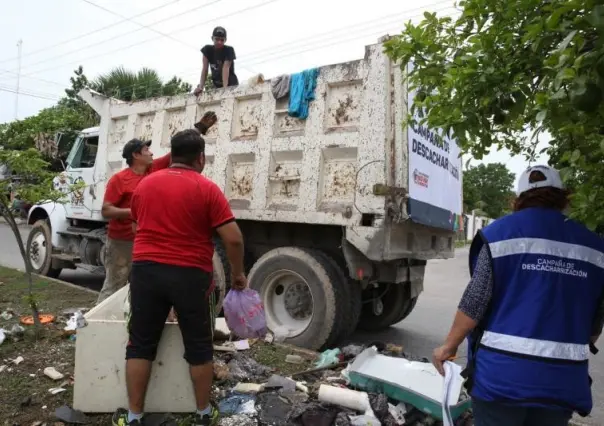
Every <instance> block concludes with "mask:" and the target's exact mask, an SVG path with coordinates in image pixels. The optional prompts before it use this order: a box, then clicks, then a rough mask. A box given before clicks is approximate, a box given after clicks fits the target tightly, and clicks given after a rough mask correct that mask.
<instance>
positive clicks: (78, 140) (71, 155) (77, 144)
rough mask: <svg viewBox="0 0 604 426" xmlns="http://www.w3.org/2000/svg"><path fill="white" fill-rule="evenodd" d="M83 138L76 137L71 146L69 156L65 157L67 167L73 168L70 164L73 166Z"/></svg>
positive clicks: (80, 136)
mask: <svg viewBox="0 0 604 426" xmlns="http://www.w3.org/2000/svg"><path fill="white" fill-rule="evenodd" d="M83 139H84V138H83V137H82V135H78V137H77V138H76V140H75V142H74V143H73V146H72V147H71V151H69V155H68V156H67V167H68V168H73V167H72V164H74V160H75V157H76V156H77V155H78V151H79V150H80V145H82V140H83Z"/></svg>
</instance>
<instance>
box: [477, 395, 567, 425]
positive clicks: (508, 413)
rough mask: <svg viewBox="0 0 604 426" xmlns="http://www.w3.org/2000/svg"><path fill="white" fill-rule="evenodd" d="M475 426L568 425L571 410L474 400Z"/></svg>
mask: <svg viewBox="0 0 604 426" xmlns="http://www.w3.org/2000/svg"><path fill="white" fill-rule="evenodd" d="M472 411H473V412H474V426H568V422H569V421H570V419H571V417H572V413H571V412H570V411H564V410H556V409H549V408H538V407H518V406H514V405H505V404H501V403H497V402H484V401H477V400H476V399H473V400H472Z"/></svg>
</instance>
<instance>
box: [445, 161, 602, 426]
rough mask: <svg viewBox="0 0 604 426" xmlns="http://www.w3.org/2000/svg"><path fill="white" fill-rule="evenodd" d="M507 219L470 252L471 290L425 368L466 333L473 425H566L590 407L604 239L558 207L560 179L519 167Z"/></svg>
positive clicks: (564, 200)
mask: <svg viewBox="0 0 604 426" xmlns="http://www.w3.org/2000/svg"><path fill="white" fill-rule="evenodd" d="M517 195H518V197H517V199H516V200H515V202H514V213H513V214H511V215H508V216H505V217H503V218H501V219H499V220H496V221H495V222H493V223H492V224H491V225H489V226H487V227H486V228H484V229H482V230H481V231H480V232H479V233H478V235H477V236H476V237H475V238H474V241H473V242H472V245H471V248H470V274H471V276H472V278H471V280H470V284H469V285H468V287H467V288H466V290H465V293H464V295H463V297H462V300H461V302H460V304H459V307H458V311H457V314H456V316H455V320H454V322H453V326H452V328H451V331H450V332H449V335H448V337H447V339H446V341H445V344H444V345H443V346H441V347H439V348H437V349H436V350H435V351H434V356H433V363H434V365H435V366H436V368H437V369H438V370H439V371H440V373H441V374H443V363H444V362H445V361H447V360H449V359H451V358H452V357H454V356H455V354H456V352H457V348H458V347H459V345H460V344H461V343H462V342H463V340H464V339H465V338H466V337H468V341H469V351H468V365H467V368H466V370H465V371H464V376H466V377H467V379H468V380H467V382H466V386H467V387H468V390H469V392H470V395H471V396H472V403H473V409H474V410H473V411H474V420H475V423H474V424H475V425H476V426H529V425H530V426H541V425H543V426H546V425H547V426H558V425H567V424H568V422H569V420H570V418H571V416H572V414H573V412H578V413H579V414H580V415H583V416H586V415H587V414H589V412H590V411H591V409H592V397H591V389H590V384H591V379H590V377H589V374H588V355H589V352H590V349H592V351H593V352H594V353H595V352H597V350H596V349H595V346H594V344H595V342H596V340H597V339H598V337H599V335H600V333H601V332H602V325H603V322H604V321H603V312H604V310H603V306H602V299H603V297H602V296H603V294H604V240H602V239H601V238H600V237H599V236H598V235H597V234H595V233H593V232H591V231H589V230H588V229H587V228H586V227H584V226H583V225H580V224H579V223H577V222H574V221H572V220H570V219H568V218H567V217H566V216H565V215H564V214H563V213H562V211H563V210H565V208H566V207H567V205H568V196H567V191H566V190H565V189H564V187H563V185H562V181H561V179H560V174H559V173H558V172H557V171H556V170H554V169H552V168H550V167H547V166H534V167H530V168H528V169H527V170H526V171H525V172H524V173H523V174H522V175H521V176H520V180H519V182H518V191H517Z"/></svg>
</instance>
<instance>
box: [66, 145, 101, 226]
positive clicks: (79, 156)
mask: <svg viewBox="0 0 604 426" xmlns="http://www.w3.org/2000/svg"><path fill="white" fill-rule="evenodd" d="M98 147H99V137H98V135H94V136H93V135H90V136H88V135H81V136H80V137H78V138H77V139H76V141H75V143H74V146H73V148H72V150H71V152H70V154H69V157H68V158H67V174H68V175H69V181H70V183H71V184H72V185H76V184H81V183H82V182H83V183H84V185H85V187H83V188H80V189H77V190H75V189H72V190H71V193H70V194H69V201H68V203H67V205H66V206H65V207H66V208H67V214H68V216H69V217H74V218H82V219H89V218H91V217H92V213H93V212H92V202H93V195H94V192H93V191H92V190H93V188H92V189H91V185H93V184H94V182H93V180H94V168H95V166H96V156H97V151H98Z"/></svg>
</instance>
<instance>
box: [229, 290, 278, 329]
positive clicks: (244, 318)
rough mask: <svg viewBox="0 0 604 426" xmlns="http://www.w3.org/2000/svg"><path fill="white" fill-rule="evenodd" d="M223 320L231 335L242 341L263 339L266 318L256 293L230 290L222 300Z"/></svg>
mask: <svg viewBox="0 0 604 426" xmlns="http://www.w3.org/2000/svg"><path fill="white" fill-rule="evenodd" d="M223 310H224V318H225V319H226V322H227V325H228V326H229V328H230V329H231V331H232V332H233V333H235V334H236V335H237V336H239V337H240V338H242V339H252V338H256V337H264V336H265V335H266V332H267V329H266V317H265V315H264V304H263V303H262V300H261V299H260V295H259V294H258V292H257V291H255V290H252V289H250V288H246V289H245V290H235V289H231V291H229V293H228V294H227V295H226V297H225V299H224V305H223Z"/></svg>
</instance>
